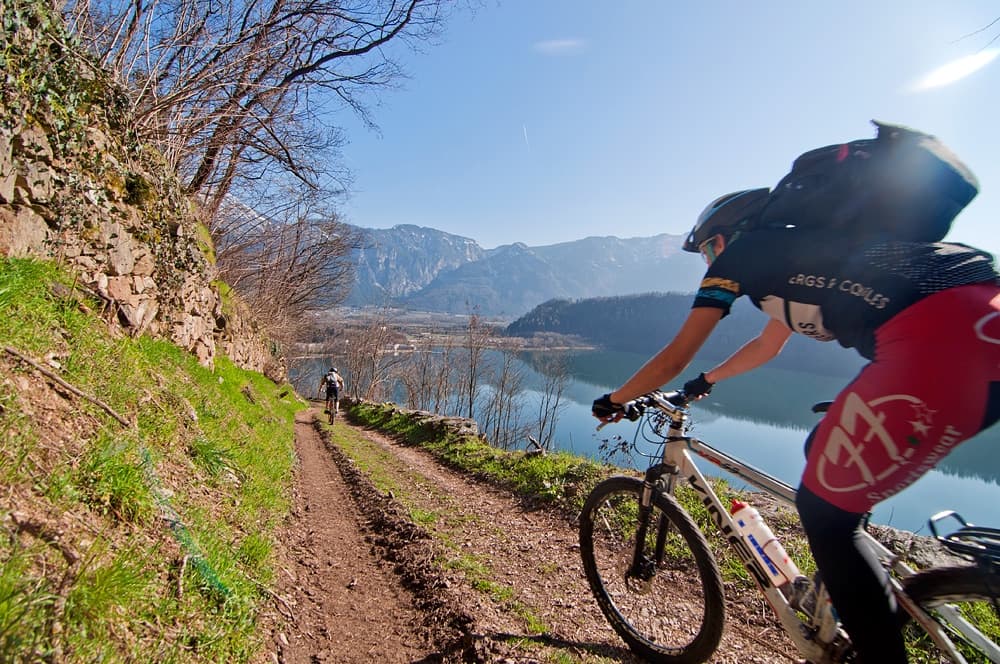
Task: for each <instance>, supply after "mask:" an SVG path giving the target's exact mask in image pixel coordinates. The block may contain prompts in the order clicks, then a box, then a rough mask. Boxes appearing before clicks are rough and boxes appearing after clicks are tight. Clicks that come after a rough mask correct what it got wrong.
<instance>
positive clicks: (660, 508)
mask: <svg viewBox="0 0 1000 664" xmlns="http://www.w3.org/2000/svg"><path fill="white" fill-rule="evenodd" d="M687 406H688V403H687V399H686V397H685V395H684V394H683V392H659V391H657V392H652V393H650V394H647V395H644V396H642V397H640V398H638V399H636V400H634V401H632V402H629V403H628V404H625V408H626V414H627V416H629V418H630V419H641V423H640V425H639V428H638V430H637V432H636V435H635V439H634V440H633V441H632V442H631V443H629V444H628V447H629V449H630V451H632V452H636V453H638V454H640V455H641V456H645V457H647V458H648V459H649V460H650V462H649V467H648V469H647V470H646V472H645V476H644V477H643V478H642V479H639V478H638V477H628V476H615V477H611V478H609V479H607V480H604V481H603V482H601V483H600V484H598V485H597V486H596V487H595V488H594V490H593V491H592V492H591V494H590V495H589V496H588V498H587V500H586V502H585V504H584V506H583V510H582V512H581V515H580V552H581V555H582V557H583V566H584V569H585V571H586V574H587V580H588V581H589V583H590V588H591V590H592V591H593V593H594V596H595V597H596V599H597V602H598V604H599V605H600V607H601V610H602V611H603V613H604V615H605V617H606V618H607V620H608V622H609V623H610V624H611V626H612V627H613V628H614V629H615V631H616V632H617V633H618V634H619V636H621V638H622V639H623V640H624V641H625V642H626V643H627V644H628V646H629V647H630V648H631V649H632V651H633V652H635V653H636V654H638V655H639V656H641V657H643V658H644V659H647V660H649V661H651V662H667V663H671V664H694V663H697V662H705V661H707V660H708V659H709V657H711V655H712V654H713V653H714V652H715V650H716V648H717V647H718V645H719V641H720V639H721V637H722V630H723V625H724V623H725V605H724V598H723V581H722V576H721V573H720V570H719V564H718V562H717V560H716V557H715V555H714V553H713V552H712V549H711V548H710V545H709V542H708V540H707V539H706V537H705V534H704V533H703V531H702V528H701V526H699V525H698V523H696V521H695V520H694V519H693V518H692V516H691V515H690V514H689V512H688V510H686V509H685V508H684V507H682V506H681V504H680V502H679V501H678V499H677V496H676V495H675V489H677V488H678V485H679V484H681V483H682V482H686V483H687V484H688V485H690V487H691V488H692V489H693V496H694V497H695V499H696V502H695V505H698V506H700V507H699V508H698V509H697V510H693V511H697V512H701V513H702V517H701V518H702V521H703V523H705V524H706V526H707V527H714V528H715V529H717V530H718V531H719V533H721V535H722V538H723V539H724V540H725V542H726V544H727V545H728V548H729V549H731V550H732V551H733V552H734V553H735V555H736V557H737V558H739V560H740V561H741V562H742V564H743V566H744V567H745V568H746V570H747V571H748V572H749V575H750V578H751V579H752V580H753V581H754V584H755V586H756V588H757V589H758V590H759V591H760V592H761V593H762V594H763V596H764V598H765V599H766V600H767V603H768V604H769V605H770V607H771V609H772V610H773V612H774V615H775V617H776V618H777V620H778V623H779V624H780V625H781V627H782V629H783V630H784V631H785V633H787V634H788V636H789V638H790V639H791V641H792V643H793V644H794V645H795V647H796V649H797V650H798V651H799V653H800V655H801V656H802V657H804V658H805V659H806V660H808V661H810V662H813V663H815V664H837V663H841V662H850V661H852V659H853V658H854V651H853V649H852V648H851V642H850V637H849V635H848V634H847V633H846V632H845V631H844V630H843V628H842V627H841V625H840V624H839V622H838V620H837V616H836V611H835V609H834V607H833V605H832V603H831V602H830V599H829V596H828V594H827V592H826V588H825V586H824V585H823V583H822V580H821V579H820V578H819V576H818V575H816V576H814V577H813V578H812V579H810V578H808V577H806V576H805V575H802V576H798V577H796V578H795V579H794V581H793V582H788V583H783V584H779V586H776V585H775V584H774V583H773V582H772V581H771V579H772V578H773V574H774V570H773V569H767V568H766V567H765V566H770V565H773V563H774V561H772V560H771V559H770V558H769V557H768V554H767V553H765V551H764V550H758V554H757V555H755V554H754V551H752V550H751V544H752V543H750V542H748V540H747V539H746V538H744V537H743V536H742V535H741V534H740V532H739V527H738V525H737V523H736V521H735V520H734V518H733V517H732V516H731V515H730V513H729V509H728V508H727V506H725V505H724V504H723V502H722V500H721V499H720V498H719V496H718V495H717V493H716V491H715V489H713V487H712V484H710V483H709V482H708V481H707V480H706V479H705V476H704V475H703V474H702V473H701V471H700V470H699V469H698V467H697V466H696V465H695V464H694V461H693V457H692V456H691V454H692V453H694V454H696V455H698V456H699V457H701V458H703V459H706V460H707V461H709V462H711V463H713V464H715V465H716V466H718V467H720V468H721V469H723V470H725V471H726V472H728V473H729V474H730V475H733V476H735V477H736V478H738V479H740V480H742V481H745V482H747V483H748V484H750V485H752V486H754V487H756V488H757V489H759V490H761V491H763V492H764V493H766V494H769V495H770V496H773V497H774V498H776V499H777V500H778V501H779V502H780V503H785V504H787V505H789V506H794V503H795V489H794V488H792V487H791V486H790V485H788V484H786V483H784V482H782V481H781V480H779V479H777V478H775V477H773V476H772V475H769V474H767V473H766V472H764V471H762V470H759V469H758V468H755V467H754V466H751V465H750V464H747V463H745V462H744V461H741V460H739V459H737V458H735V457H733V456H731V455H728V454H726V453H724V452H722V451H721V450H718V449H716V448H714V447H712V446H710V445H709V444H707V443H705V442H703V441H701V440H698V439H696V438H693V437H691V436H689V435H687V431H688V428H689V426H690V413H689V410H688V407H687ZM820 409H821V408H819V407H817V408H814V410H817V411H818V410H820ZM601 426H603V424H602V425H601ZM649 445H651V446H652V447H651V451H647V450H650V448H649V447H648V446H649ZM793 513H794V512H793ZM706 514H707V516H705V515H706ZM949 520H954V521H956V522H957V524H956V526H957V530H955V532H953V533H951V534H949V535H938V528H939V527H940V526H941V524H942V523H944V522H947V521H949ZM930 525H931V529H932V532H933V533H934V536H935V537H937V538H938V540H939V541H940V542H941V543H942V544H943V545H944V546H945V547H947V548H948V549H950V550H951V551H953V552H955V553H957V554H959V555H960V556H962V557H963V558H964V559H965V563H966V564H964V565H956V566H954V567H940V568H933V569H929V570H924V571H917V570H915V569H914V568H912V567H911V566H910V565H909V564H907V563H906V562H904V561H903V560H902V559H901V558H900V557H899V556H897V555H895V554H894V553H892V552H891V551H890V550H889V549H888V548H886V547H885V546H883V545H882V544H881V543H879V542H878V541H877V540H876V539H875V538H874V537H873V536H871V535H870V534H869V533H868V532H867V531H864V536H865V537H866V540H867V541H868V542H867V543H868V545H869V546H871V547H872V549H873V550H874V551H876V552H877V554H878V556H879V558H880V559H881V560H882V561H883V564H884V565H885V566H886V568H887V569H889V570H890V571H891V577H892V581H891V583H892V586H893V592H894V593H895V595H896V599H897V601H898V603H899V606H900V607H901V611H905V613H906V614H907V616H908V619H910V620H912V621H913V623H914V624H915V625H916V626H917V629H919V630H921V631H922V632H925V633H926V635H927V636H928V637H929V640H930V642H931V643H932V644H933V647H934V648H936V649H937V650H938V651H939V652H940V654H941V655H943V656H944V657H946V658H947V659H948V660H950V661H951V662H954V663H955V664H966V663H970V662H976V663H978V662H993V663H994V664H997V663H1000V648H998V647H997V642H998V635H1000V618H998V616H1000V601H998V599H997V598H998V596H1000V530H997V529H991V528H981V527H977V526H974V525H972V524H969V523H967V522H965V520H964V519H962V518H961V516H960V515H958V514H956V513H954V512H942V513H939V514H937V515H935V516H934V517H932V518H931V521H930ZM772 552H773V551H772ZM781 553H782V554H783V553H784V551H783V550H782V552H781ZM935 661H937V660H935Z"/></svg>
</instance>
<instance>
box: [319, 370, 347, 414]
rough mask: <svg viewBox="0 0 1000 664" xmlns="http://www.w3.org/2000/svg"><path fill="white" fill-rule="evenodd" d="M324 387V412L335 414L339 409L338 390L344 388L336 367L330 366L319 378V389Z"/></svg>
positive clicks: (321, 389)
mask: <svg viewBox="0 0 1000 664" xmlns="http://www.w3.org/2000/svg"><path fill="white" fill-rule="evenodd" d="M324 389H325V390H326V412H327V413H330V414H331V415H336V414H337V411H338V410H340V391H341V390H342V389H344V379H343V378H342V377H341V375H340V373H339V372H338V371H337V369H336V367H330V370H329V371H328V372H326V374H324V376H323V378H321V379H320V381H319V390H320V392H322V391H323V390H324Z"/></svg>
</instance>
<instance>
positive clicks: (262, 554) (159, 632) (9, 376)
mask: <svg viewBox="0 0 1000 664" xmlns="http://www.w3.org/2000/svg"><path fill="white" fill-rule="evenodd" d="M100 306H101V304H100V303H99V302H96V301H94V300H91V299H90V298H89V297H88V296H87V295H86V294H83V293H82V292H81V291H79V290H77V289H75V288H74V284H73V280H72V279H71V278H70V277H68V276H66V275H65V274H63V273H62V272H60V271H59V269H57V268H56V267H55V266H54V265H52V264H49V263H45V262H39V261H31V260H21V259H2V260H0V339H3V340H4V341H3V345H4V346H8V347H11V348H13V349H14V350H16V352H17V353H20V354H22V355H24V356H26V357H29V358H31V359H33V360H34V361H36V362H38V363H39V364H40V365H41V366H42V367H43V368H44V369H45V370H46V371H49V372H52V373H53V374H55V375H57V376H58V377H59V378H60V379H62V380H63V381H65V382H66V383H68V384H70V385H72V386H73V387H74V388H75V389H76V390H79V391H80V392H82V393H83V394H85V395H87V398H83V397H80V396H77V395H75V394H71V393H70V392H68V391H67V390H65V389H64V388H62V387H61V386H55V385H54V383H53V381H52V380H51V379H49V378H47V377H45V376H43V375H42V373H41V372H40V371H38V370H37V369H35V368H33V367H31V366H29V365H28V364H27V363H25V362H22V361H20V360H18V359H16V358H15V357H13V356H12V355H10V354H8V353H3V358H2V364H0V480H2V483H3V485H4V487H5V489H6V490H5V494H4V495H5V498H4V499H3V501H2V502H0V523H2V524H3V526H2V530H0V535H2V536H0V653H5V657H7V655H6V653H16V654H15V655H13V656H10V657H7V659H5V660H4V661H8V660H9V661H15V662H16V661H38V660H40V659H51V658H56V659H59V658H61V659H62V661H67V662H91V661H136V660H145V661H158V662H191V661H212V662H215V661H227V662H228V661H235V662H238V661H251V660H252V659H253V658H254V657H255V655H257V653H258V652H259V649H260V647H261V645H262V642H261V638H262V635H260V634H259V633H258V628H257V624H256V616H257V614H258V613H259V609H260V607H261V605H262V603H263V602H265V601H267V597H266V596H265V594H264V592H263V590H262V588H265V587H266V586H267V584H269V583H270V582H271V581H272V580H273V578H274V560H273V553H274V550H275V548H276V545H277V542H276V539H275V538H276V530H277V527H278V526H279V524H280V523H281V522H282V520H283V519H284V518H285V516H286V515H287V514H288V511H289V507H290V495H289V490H290V485H291V473H292V468H293V460H294V448H293V422H294V413H295V412H296V411H297V410H298V409H300V408H302V407H303V406H304V404H302V403H301V402H299V401H297V400H296V399H295V398H294V396H279V395H282V394H284V395H289V394H293V393H292V392H291V391H290V390H288V389H287V386H278V385H275V384H273V383H272V382H271V381H269V380H268V379H267V378H265V377H264V376H262V375H260V374H257V373H254V372H249V371H245V370H242V369H240V368H238V367H236V366H235V365H234V364H233V363H232V362H230V361H229V360H228V359H227V358H225V357H217V358H216V361H215V366H214V367H205V366H202V365H200V364H198V362H197V361H196V360H195V358H194V357H193V356H191V355H190V354H188V353H186V352H184V351H183V350H182V349H180V348H178V347H177V346H175V345H173V344H170V343H167V342H164V341H159V340H155V339H151V338H147V337H140V338H128V337H123V336H121V335H117V336H114V335H111V334H109V333H108V331H107V327H106V324H105V323H104V321H103V320H102V319H101V316H100ZM32 392H33V393H34V394H35V395H36V397H37V398H36V399H34V400H29V399H28V397H29V396H30V394H31V393H32ZM98 402H99V403H100V404H103V405H104V406H106V407H107V409H110V410H111V411H112V412H113V413H115V414H116V415H118V416H120V417H121V418H123V419H124V420H125V421H127V422H130V423H133V424H132V425H123V424H122V423H121V422H119V421H118V420H117V419H116V418H115V417H113V416H112V415H111V414H109V413H108V412H107V411H106V409H105V408H104V407H102V406H101V405H99V403H98ZM15 512H16V513H18V514H20V515H22V516H21V517H19V518H21V519H22V521H21V522H18V521H15V520H13V519H12V518H11V515H12V514H13V513H15ZM18 523H22V525H20V526H19V525H17V524H18ZM24 524H26V525H24ZM57 532H59V533H61V535H59V536H58V537H56V535H55V533H57Z"/></svg>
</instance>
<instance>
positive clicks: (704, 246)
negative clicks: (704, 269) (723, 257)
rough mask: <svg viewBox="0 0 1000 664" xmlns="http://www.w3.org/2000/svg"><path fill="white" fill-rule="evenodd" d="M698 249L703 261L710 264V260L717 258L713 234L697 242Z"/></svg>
mask: <svg viewBox="0 0 1000 664" xmlns="http://www.w3.org/2000/svg"><path fill="white" fill-rule="evenodd" d="M698 251H700V252H701V256H702V258H704V259H705V262H706V263H708V264H709V265H711V264H712V261H714V260H715V259H716V258H718V256H717V255H716V253H715V236H714V235H713V236H712V237H710V238H708V239H707V240H705V241H704V242H702V243H701V244H699V245H698Z"/></svg>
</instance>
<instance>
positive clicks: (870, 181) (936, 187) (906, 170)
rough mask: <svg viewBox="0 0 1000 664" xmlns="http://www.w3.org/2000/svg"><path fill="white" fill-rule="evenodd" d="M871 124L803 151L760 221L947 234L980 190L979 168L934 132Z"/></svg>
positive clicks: (921, 236) (892, 233)
mask: <svg viewBox="0 0 1000 664" xmlns="http://www.w3.org/2000/svg"><path fill="white" fill-rule="evenodd" d="M872 124H874V125H875V127H876V128H877V129H878V133H877V135H876V137H875V138H871V139H862V140H856V141H851V142H850V143H843V144H838V145H828V146H826V147H822V148H817V149H815V150H810V151H809V152H806V153H804V154H802V155H800V156H799V157H798V158H797V159H796V160H795V162H794V163H793V164H792V170H791V172H790V173H788V175H786V176H785V177H784V178H782V179H781V181H780V182H779V183H778V184H777V186H776V187H775V188H774V190H773V191H772V192H771V194H770V196H769V197H768V199H767V201H766V202H765V204H764V207H763V209H762V210H761V212H760V217H759V223H760V226H762V227H786V226H795V227H817V226H823V227H827V228H834V229H843V230H844V231H845V232H846V233H849V234H851V235H852V236H854V237H856V238H858V239H861V240H868V239H873V238H876V237H893V238H898V239H902V240H910V241H915V242H937V241H938V240H941V239H942V238H943V237H944V236H945V234H946V233H947V232H948V229H949V228H950V227H951V222H952V221H953V220H954V219H955V217H956V216H957V215H958V213H959V212H961V211H962V209H963V208H964V207H965V206H966V205H968V204H969V202H970V201H971V200H972V199H973V198H975V196H976V194H977V193H978V192H979V183H978V182H977V180H976V176H975V175H973V174H972V171H970V170H969V169H968V167H966V166H965V164H963V163H962V162H961V161H960V160H959V159H958V157H956V156H955V155H954V154H953V153H952V152H951V150H949V149H948V148H947V147H945V146H944V144H943V143H941V141H939V140H938V139H936V138H935V137H933V136H931V135H929V134H925V133H923V132H919V131H916V130H913V129H909V128H907V127H902V126H899V125H891V124H885V123H882V122H877V121H875V120H873V121H872Z"/></svg>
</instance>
